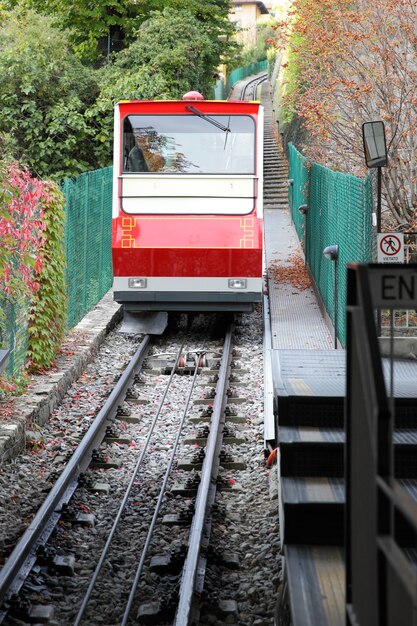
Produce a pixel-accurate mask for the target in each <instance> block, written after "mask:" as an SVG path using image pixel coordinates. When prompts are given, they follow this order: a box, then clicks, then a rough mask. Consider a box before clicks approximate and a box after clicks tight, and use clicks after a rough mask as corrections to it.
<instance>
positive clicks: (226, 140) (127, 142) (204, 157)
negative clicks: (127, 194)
mask: <svg viewBox="0 0 417 626" xmlns="http://www.w3.org/2000/svg"><path fill="white" fill-rule="evenodd" d="M211 117H212V119H215V120H217V121H218V122H219V123H220V125H221V127H220V128H219V127H217V126H216V125H213V124H212V123H210V122H209V121H208V120H207V119H205V118H201V117H198V116H196V115H153V116H151V115H130V116H128V117H127V118H125V120H124V133H123V135H124V142H123V150H124V152H123V171H124V172H126V173H129V172H132V173H134V172H138V173H140V172H150V173H152V172H166V173H177V174H179V173H185V174H253V173H254V171H255V123H254V121H253V119H252V118H251V117H250V116H247V115H230V116H227V115H216V116H211Z"/></svg>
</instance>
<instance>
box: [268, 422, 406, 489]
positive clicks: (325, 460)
mask: <svg viewBox="0 0 417 626" xmlns="http://www.w3.org/2000/svg"><path fill="white" fill-rule="evenodd" d="M344 443H345V433H344V430H343V429H341V428H325V427H323V428H321V427H311V426H294V427H289V426H279V445H280V459H281V475H282V476H333V477H342V476H343V473H344V456H343V455H344V450H343V446H344ZM394 465H395V476H396V478H397V479H405V478H410V479H414V478H417V430H416V429H399V430H396V431H395V432H394Z"/></svg>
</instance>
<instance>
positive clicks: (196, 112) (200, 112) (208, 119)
mask: <svg viewBox="0 0 417 626" xmlns="http://www.w3.org/2000/svg"><path fill="white" fill-rule="evenodd" d="M185 108H186V109H187V110H188V111H191V113H194V115H198V117H201V118H202V119H203V120H206V121H207V122H210V124H213V126H217V128H220V130H222V131H223V132H225V133H230V132H231V131H230V128H229V127H228V126H224V124H221V123H220V122H218V121H217V120H214V119H213V118H212V117H210V116H209V115H206V114H205V113H203V112H202V111H199V110H198V109H196V107H193V106H191V105H190V106H186V107H185Z"/></svg>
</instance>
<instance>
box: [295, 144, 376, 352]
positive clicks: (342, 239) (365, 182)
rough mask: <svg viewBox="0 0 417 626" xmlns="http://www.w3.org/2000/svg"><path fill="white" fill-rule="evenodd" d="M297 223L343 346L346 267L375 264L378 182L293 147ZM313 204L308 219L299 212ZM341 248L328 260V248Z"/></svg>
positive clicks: (323, 298) (305, 250) (306, 253)
mask: <svg viewBox="0 0 417 626" xmlns="http://www.w3.org/2000/svg"><path fill="white" fill-rule="evenodd" d="M288 153H289V172H290V174H289V176H290V179H292V181H293V183H292V185H290V188H289V201H290V207H291V213H292V218H293V221H294V225H295V228H296V230H297V233H298V236H299V238H300V241H301V242H302V246H303V249H304V254H305V257H306V261H307V264H308V266H309V268H310V271H311V273H312V276H313V278H314V281H315V283H316V286H317V288H318V290H319V292H320V294H321V297H322V300H323V303H324V306H325V307H326V310H327V312H328V314H329V315H330V317H331V319H332V321H333V323H334V324H335V327H336V331H337V335H338V338H339V340H340V341H341V343H342V344H344V343H345V337H346V320H345V311H346V264H347V263H350V262H356V263H369V262H370V261H371V260H372V250H373V231H372V178H371V176H368V177H367V178H366V179H361V178H357V177H355V176H351V175H350V174H343V173H341V172H334V171H332V170H330V169H328V168H327V167H324V166H322V165H318V164H317V163H310V162H308V161H307V159H306V158H305V157H303V156H302V155H301V154H300V153H299V152H298V151H297V150H296V148H295V147H294V146H293V145H292V144H289V146H288ZM303 204H306V205H307V212H306V213H305V214H303V213H301V212H300V211H299V207H300V206H301V205H303ZM336 245H337V246H338V254H337V258H336V259H335V260H334V261H330V260H328V259H326V258H325V257H324V255H323V251H324V249H325V248H326V247H327V246H336Z"/></svg>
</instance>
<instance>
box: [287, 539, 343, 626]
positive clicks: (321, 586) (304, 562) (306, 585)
mask: <svg viewBox="0 0 417 626" xmlns="http://www.w3.org/2000/svg"><path fill="white" fill-rule="evenodd" d="M284 559H285V565H286V571H287V578H288V598H289V603H290V611H291V624H292V626H317V625H318V624H320V626H345V623H346V605H345V565H344V551H343V549H342V548H339V547H335V546H303V545H293V546H286V547H285V548H284Z"/></svg>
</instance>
